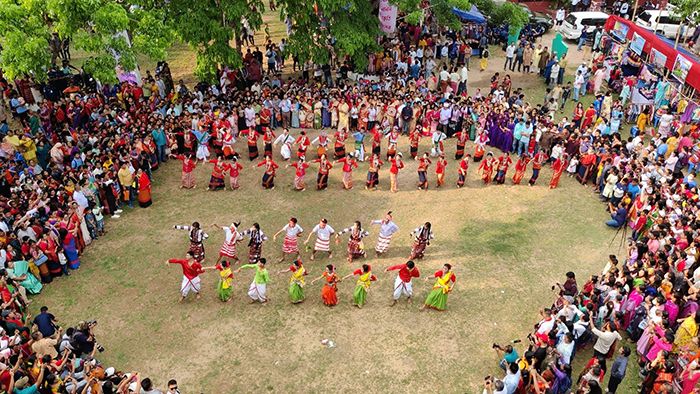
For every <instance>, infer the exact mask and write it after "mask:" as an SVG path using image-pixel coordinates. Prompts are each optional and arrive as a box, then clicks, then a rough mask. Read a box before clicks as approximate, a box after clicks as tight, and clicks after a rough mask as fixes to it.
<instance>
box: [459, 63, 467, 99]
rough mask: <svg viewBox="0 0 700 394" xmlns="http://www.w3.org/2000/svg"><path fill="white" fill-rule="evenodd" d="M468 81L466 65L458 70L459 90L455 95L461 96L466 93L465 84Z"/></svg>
mask: <svg viewBox="0 0 700 394" xmlns="http://www.w3.org/2000/svg"><path fill="white" fill-rule="evenodd" d="M468 80H469V69H467V66H466V65H463V66H462V68H461V69H460V70H459V88H458V89H457V94H462V93H464V92H466V91H467V82H468Z"/></svg>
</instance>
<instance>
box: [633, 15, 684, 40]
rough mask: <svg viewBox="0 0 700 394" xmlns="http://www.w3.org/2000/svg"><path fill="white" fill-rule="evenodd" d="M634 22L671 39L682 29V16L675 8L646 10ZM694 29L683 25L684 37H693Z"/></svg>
mask: <svg viewBox="0 0 700 394" xmlns="http://www.w3.org/2000/svg"><path fill="white" fill-rule="evenodd" d="M634 23H636V24H637V25H638V26H641V27H643V28H645V29H649V30H653V31H655V32H656V33H658V34H661V35H664V36H666V37H668V38H671V39H675V38H676V34H678V30H679V29H681V18H680V17H678V16H676V15H674V13H673V10H646V11H644V12H642V13H641V14H639V16H637V19H636V20H635V21H634ZM694 31H695V29H694V28H693V27H691V26H688V24H685V25H683V28H682V33H681V34H682V38H688V37H691V36H692V35H693V32H694Z"/></svg>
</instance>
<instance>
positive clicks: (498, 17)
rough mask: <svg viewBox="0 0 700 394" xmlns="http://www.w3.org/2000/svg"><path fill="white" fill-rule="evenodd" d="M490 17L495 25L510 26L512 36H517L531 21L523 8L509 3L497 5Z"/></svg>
mask: <svg viewBox="0 0 700 394" xmlns="http://www.w3.org/2000/svg"><path fill="white" fill-rule="evenodd" d="M489 17H490V19H491V22H493V23H495V24H503V23H505V24H508V30H509V32H510V34H515V33H516V32H517V31H518V30H520V29H522V27H523V26H525V25H526V24H527V23H528V22H529V21H530V17H529V16H528V15H527V12H525V10H524V9H523V8H522V7H521V6H519V5H517V4H514V3H511V2H508V1H506V2H505V3H503V4H500V5H496V6H495V7H494V8H493V11H492V13H491V15H489Z"/></svg>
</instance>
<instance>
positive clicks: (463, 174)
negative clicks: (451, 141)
mask: <svg viewBox="0 0 700 394" xmlns="http://www.w3.org/2000/svg"><path fill="white" fill-rule="evenodd" d="M471 157H472V155H470V154H469V153H467V154H466V155H464V157H463V158H462V160H460V161H459V167H457V187H462V186H464V181H466V179H467V170H468V169H469V159H470V158H471Z"/></svg>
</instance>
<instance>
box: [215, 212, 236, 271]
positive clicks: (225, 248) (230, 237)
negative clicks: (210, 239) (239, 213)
mask: <svg viewBox="0 0 700 394" xmlns="http://www.w3.org/2000/svg"><path fill="white" fill-rule="evenodd" d="M240 224H241V223H240V222H238V223H231V225H230V226H228V227H224V226H219V225H218V224H216V223H214V224H213V225H212V226H214V228H220V229H222V230H224V243H223V244H222V245H221V249H219V258H218V259H216V264H219V261H221V258H223V257H228V258H229V259H233V260H234V261H238V260H239V258H238V251H237V250H236V244H237V243H238V242H239V241H240V240H242V239H243V236H242V235H241V234H240V233H239V232H238V226H239V225H240Z"/></svg>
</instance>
